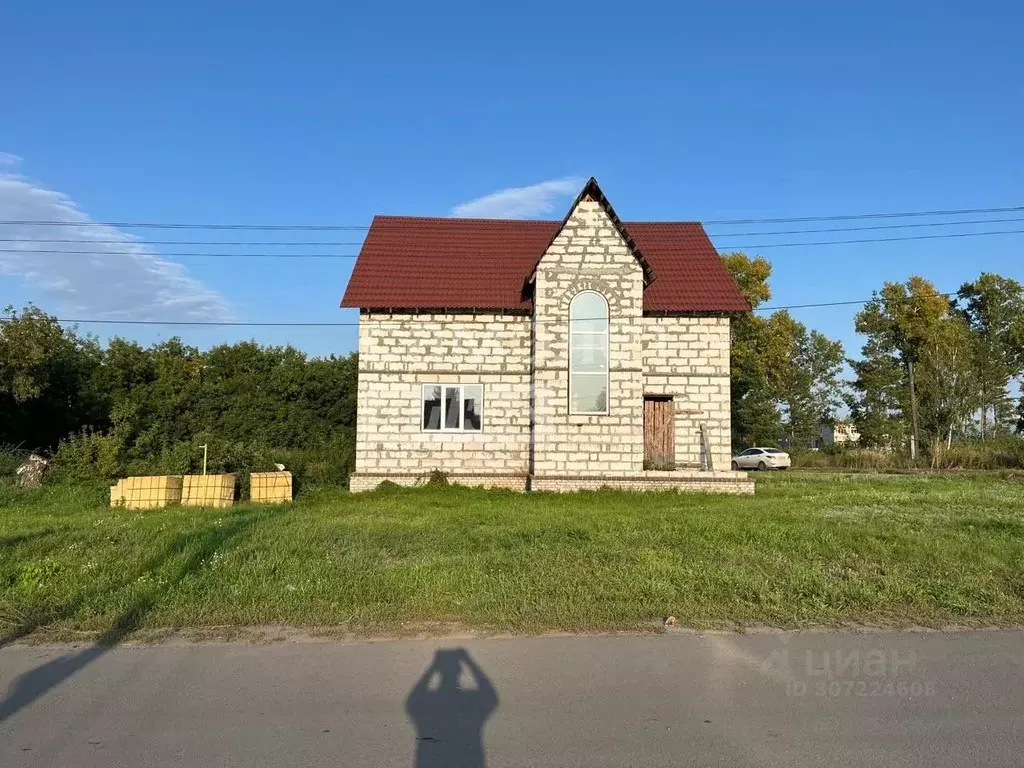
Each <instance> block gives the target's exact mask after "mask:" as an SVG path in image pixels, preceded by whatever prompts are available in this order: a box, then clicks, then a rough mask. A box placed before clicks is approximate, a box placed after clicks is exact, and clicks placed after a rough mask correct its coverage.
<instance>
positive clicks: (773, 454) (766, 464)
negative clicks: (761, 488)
mask: <svg viewBox="0 0 1024 768" xmlns="http://www.w3.org/2000/svg"><path fill="white" fill-rule="evenodd" d="M789 464H790V460H789V454H788V453H786V452H785V451H780V450H779V449H778V448H747V450H745V451H744V452H743V453H741V454H739V455H738V456H733V457H732V468H733V471H736V470H741V469H760V470H765V469H789Z"/></svg>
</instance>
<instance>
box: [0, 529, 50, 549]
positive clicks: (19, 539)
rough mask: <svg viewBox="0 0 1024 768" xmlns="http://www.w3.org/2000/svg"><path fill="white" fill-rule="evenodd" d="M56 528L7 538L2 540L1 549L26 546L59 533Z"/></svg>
mask: <svg viewBox="0 0 1024 768" xmlns="http://www.w3.org/2000/svg"><path fill="white" fill-rule="evenodd" d="M57 530H58V529H56V528H44V529H43V530H41V531H33V532H32V533H21V534H18V535H17V536H5V537H4V538H2V539H0V549H6V548H7V547H16V546H18V545H19V544H24V543H26V542H29V541H33V540H35V539H41V538H43V537H45V536H49V535H50V534H53V533H57Z"/></svg>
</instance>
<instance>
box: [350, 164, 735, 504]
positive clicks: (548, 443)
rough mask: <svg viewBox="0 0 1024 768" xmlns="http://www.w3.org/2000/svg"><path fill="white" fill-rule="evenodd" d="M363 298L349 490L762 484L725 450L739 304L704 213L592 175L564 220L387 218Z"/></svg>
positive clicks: (361, 287)
mask: <svg viewBox="0 0 1024 768" xmlns="http://www.w3.org/2000/svg"><path fill="white" fill-rule="evenodd" d="M342 306H343V307H358V308H359V310H360V321H359V387H358V417H357V434H356V467H355V473H354V474H353V475H352V477H351V481H350V487H351V488H352V490H353V491H360V490H368V489H372V488H375V487H376V486H377V485H378V484H379V483H381V482H382V481H384V480H390V481H392V482H395V483H400V484H406V485H409V484H415V483H419V482H422V481H423V479H424V478H425V477H427V476H429V475H430V474H431V473H432V472H433V471H434V470H440V471H441V472H444V473H445V474H446V475H447V476H448V477H449V478H450V479H451V480H452V481H453V482H459V483H463V484H473V485H483V486H496V487H504V488H513V489H517V490H528V489H533V490H557V491H562V490H576V489H587V488H599V487H602V486H610V487H615V488H624V489H655V488H656V489H661V488H677V489H683V490H713V491H725V492H733V493H753V483H752V482H751V481H750V480H749V479H748V478H747V476H746V474H745V473H741V472H732V471H731V470H730V469H729V467H730V423H729V420H730V414H729V319H730V316H731V315H733V314H735V313H739V312H746V311H749V309H750V307H749V305H748V304H747V302H746V301H745V300H744V298H743V296H742V295H741V294H740V291H739V289H738V287H737V286H736V283H735V282H734V281H733V279H732V277H731V276H730V275H729V273H728V272H727V271H726V269H725V268H724V266H723V265H722V261H721V259H720V258H719V255H718V253H717V252H716V250H715V248H714V246H713V245H712V244H711V241H710V240H709V239H708V236H707V234H706V233H705V232H704V229H703V227H702V226H701V225H700V224H699V223H694V222H623V221H620V220H619V217H618V216H617V215H616V214H615V211H614V210H613V209H612V206H611V204H610V203H609V202H608V200H607V199H606V198H605V196H604V194H603V193H602V192H601V189H600V188H599V187H598V185H597V182H596V181H595V180H594V179H590V180H589V181H588V182H587V183H586V185H585V186H584V187H583V190H582V191H581V192H580V194H579V196H578V197H577V199H576V201H575V202H574V203H573V204H572V206H571V207H570V209H569V212H568V214H567V215H566V217H565V218H564V219H563V220H562V221H513V220H495V219H475V220H474V219H454V218H447V219H445V218H419V217H404V216H377V217H375V218H374V220H373V224H372V226H371V227H370V231H369V233H368V234H367V236H366V240H365V242H364V243H363V247H362V250H361V251H360V253H359V257H358V259H357V261H356V264H355V267H354V269H353V272H352V277H351V279H350V280H349V284H348V288H347V290H346V292H345V297H344V299H343V300H342Z"/></svg>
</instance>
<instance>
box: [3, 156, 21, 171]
mask: <svg viewBox="0 0 1024 768" xmlns="http://www.w3.org/2000/svg"><path fill="white" fill-rule="evenodd" d="M5 165H6V166H9V167H11V168H17V167H18V166H19V165H21V158H20V157H18V156H17V155H12V154H11V153H10V152H0V167H3V166H5Z"/></svg>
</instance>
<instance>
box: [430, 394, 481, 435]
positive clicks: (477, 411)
mask: <svg viewBox="0 0 1024 768" xmlns="http://www.w3.org/2000/svg"><path fill="white" fill-rule="evenodd" d="M483 422H484V387H483V385H482V384H424V385H423V421H422V426H423V430H424V431H426V432H479V431H480V430H481V429H483Z"/></svg>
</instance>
